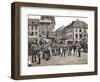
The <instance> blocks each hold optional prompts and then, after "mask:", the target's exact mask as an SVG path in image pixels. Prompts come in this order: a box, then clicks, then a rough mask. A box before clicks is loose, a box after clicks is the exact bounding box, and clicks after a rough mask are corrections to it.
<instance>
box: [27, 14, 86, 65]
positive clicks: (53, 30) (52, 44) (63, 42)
mask: <svg viewBox="0 0 100 82" xmlns="http://www.w3.org/2000/svg"><path fill="white" fill-rule="evenodd" d="M27 20H28V27H27V29H28V66H29V67H32V66H54V65H78V64H88V17H81V16H58V15H57V16H53V15H34V14H28V19H27Z"/></svg>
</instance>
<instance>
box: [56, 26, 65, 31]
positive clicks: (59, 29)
mask: <svg viewBox="0 0 100 82" xmlns="http://www.w3.org/2000/svg"><path fill="white" fill-rule="evenodd" d="M64 28H65V27H64V26H61V27H60V28H58V29H57V30H56V31H61V30H63V29H64Z"/></svg>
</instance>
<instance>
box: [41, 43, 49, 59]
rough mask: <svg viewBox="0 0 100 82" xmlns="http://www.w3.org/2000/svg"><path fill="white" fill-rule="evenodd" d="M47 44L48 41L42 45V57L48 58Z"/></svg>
mask: <svg viewBox="0 0 100 82" xmlns="http://www.w3.org/2000/svg"><path fill="white" fill-rule="evenodd" d="M49 47H50V46H49V45H48V43H45V44H44V46H43V49H42V51H43V59H46V60H49V59H50V50H49Z"/></svg>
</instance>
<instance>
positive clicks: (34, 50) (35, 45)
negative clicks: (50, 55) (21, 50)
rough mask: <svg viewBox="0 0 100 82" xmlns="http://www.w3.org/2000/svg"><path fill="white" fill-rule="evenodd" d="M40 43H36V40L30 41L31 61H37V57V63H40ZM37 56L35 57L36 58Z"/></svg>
mask: <svg viewBox="0 0 100 82" xmlns="http://www.w3.org/2000/svg"><path fill="white" fill-rule="evenodd" d="M40 54H41V53H40V45H39V44H38V42H37V41H36V42H35V43H32V62H33V63H34V62H37V60H36V59H38V63H37V64H40V63H41V59H40ZM36 57H37V58H36Z"/></svg>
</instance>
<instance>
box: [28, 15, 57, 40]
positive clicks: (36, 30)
mask: <svg viewBox="0 0 100 82" xmlns="http://www.w3.org/2000/svg"><path fill="white" fill-rule="evenodd" d="M54 26H55V18H54V16H41V17H40V19H28V40H29V42H30V41H31V42H32V41H36V40H37V41H39V39H40V38H41V37H43V38H47V37H48V38H52V37H53V35H54V31H53V30H54Z"/></svg>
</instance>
